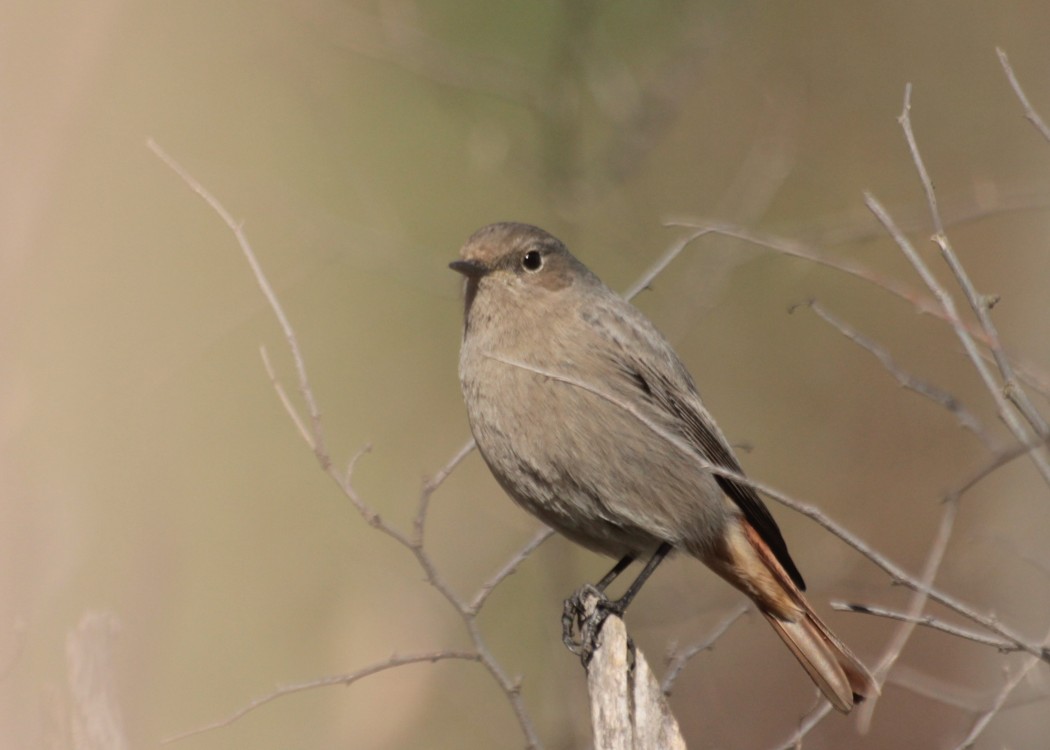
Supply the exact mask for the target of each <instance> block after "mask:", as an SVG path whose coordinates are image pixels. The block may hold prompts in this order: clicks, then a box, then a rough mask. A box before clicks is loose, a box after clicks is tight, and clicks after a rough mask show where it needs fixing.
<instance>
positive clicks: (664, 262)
mask: <svg viewBox="0 0 1050 750" xmlns="http://www.w3.org/2000/svg"><path fill="white" fill-rule="evenodd" d="M710 231H711V230H709V229H701V230H700V231H698V232H692V233H690V234H689V235H687V236H685V237H684V238H682V239H681V240H679V241H678V242H675V243H674V244H673V245H671V247H670V248H668V250H667V252H665V253H664V254H663V255H662V256H660V258H658V259H657V261H656V262H655V263H653V264H652V265H651V266H649V268H647V269H646V271H645V273H643V274H642V275H641V277H640V278H639V279H638V280H637V281H636V282H634V283H633V284H631V285H630V286H629V287H627V290H626V291H624V293H623V297H624V299H626V300H632V299H634V298H635V297H637V296H638V295H639V294H641V293H642V292H643V291H645V290H646V289H648V288H649V285H650V284H652V283H653V280H654V279H656V277H657V276H659V275H660V274H661V273H663V272H664V269H666V268H667V267H668V266H669V265H671V262H672V261H673V260H674V259H675V258H677V257H678V256H679V255H681V254H682V251H683V250H685V249H686V248H687V247H688V246H689V245H690V244H691V243H692V242H693V241H694V240H697V239H699V238H701V237H703V236H704V235H705V234H708V233H709V232H710Z"/></svg>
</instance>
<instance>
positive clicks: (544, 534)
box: [468, 528, 554, 613]
mask: <svg viewBox="0 0 1050 750" xmlns="http://www.w3.org/2000/svg"><path fill="white" fill-rule="evenodd" d="M552 536H554V529H548V528H542V529H540V530H539V531H537V532H536V535H535V536H533V537H532V539H530V540H529V541H528V542H526V543H525V546H523V547H522V548H521V549H520V550H518V552H517V554H515V555H514V556H513V557H511V558H510V559H509V560H507V562H505V563H504V564H503V567H501V568H500V569H499V570H497V571H496V572H495V574H493V576H492V577H491V578H489V579H488V580H487V581H485V583H483V584H482V585H481V588H479V589H478V592H477V593H476V594H475V595H474V598H473V599H472V600H471V602H470V604H469V605H468V607H469V609H470V610H471V611H473V612H475V613H476V612H478V611H479V610H480V609H481V608H482V606H484V604H485V602H486V601H487V600H488V598H489V594H491V593H492V591H493V590H494V589H495V588H496V587H497V586H499V585H500V584H501V583H503V581H504V580H505V579H506V578H507V577H508V576H511V575H514V573H515V572H516V571H517V569H518V566H519V565H521V564H522V563H523V562H525V558H527V557H528V556H529V555H531V554H532V553H533V551H535V549H536V548H537V547H539V546H540V545H541V544H543V543H544V542H545V541H547V540H548V539H550V538H551V537H552Z"/></svg>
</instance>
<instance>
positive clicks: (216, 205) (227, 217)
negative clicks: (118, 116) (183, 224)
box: [146, 138, 329, 469]
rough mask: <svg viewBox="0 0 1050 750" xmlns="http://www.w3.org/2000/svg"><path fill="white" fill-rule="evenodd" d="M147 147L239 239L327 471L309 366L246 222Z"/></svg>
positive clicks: (166, 156)
mask: <svg viewBox="0 0 1050 750" xmlns="http://www.w3.org/2000/svg"><path fill="white" fill-rule="evenodd" d="M146 147H147V148H149V150H150V151H152V152H153V153H154V154H156V155H157V158H159V159H160V160H161V161H162V162H164V163H165V164H166V165H167V166H168V168H169V169H171V170H172V171H173V172H174V173H175V174H177V175H178V176H179V177H180V178H182V181H183V182H185V183H186V184H187V185H189V187H190V189H191V190H193V192H195V193H196V194H197V195H199V196H200V197H201V198H203V199H204V202H205V203H207V204H208V206H209V207H210V208H211V209H212V211H214V212H215V213H216V214H218V216H219V218H221V219H222V221H223V223H225V224H226V226H227V227H229V229H230V231H231V232H233V236H234V237H236V238H237V244H238V245H240V247H241V251H242V252H243V253H244V257H245V260H247V261H248V265H249V267H251V269H252V274H253V275H254V276H255V282H256V283H257V284H258V285H259V289H260V290H262V293H263V296H264V297H266V301H267V303H269V305H270V309H271V310H273V313H274V315H275V316H276V317H277V322H278V324H279V325H280V326H281V330H282V331H283V332H284V337H285V339H286V340H287V342H288V348H289V350H290V351H291V353H292V359H293V360H294V361H295V370H296V373H297V374H298V376H299V392H300V393H301V394H302V397H303V400H304V401H305V402H306V408H307V412H308V413H309V415H310V422H311V423H312V430H311V435H312V436H313V439H312V441H310V444H311V447H312V448H313V449H314V454H315V455H316V456H317V459H318V460H319V461H320V462H321V466H322V467H324V468H325V469H327V468H328V463H326V462H328V461H329V458H328V453H327V451H326V450H325V444H324V433H323V431H322V430H321V412H320V410H318V408H317V403H316V401H314V396H313V392H312V391H311V390H310V387H309V384H308V383H307V380H306V363H305V362H304V361H303V358H302V355H301V354H300V349H299V342H298V340H297V339H296V336H295V330H294V329H293V328H292V324H291V322H289V320H288V316H287V315H285V313H284V308H283V307H281V302H280V300H278V299H277V294H276V293H275V292H274V290H273V287H272V286H270V282H269V280H268V279H267V278H266V274H264V273H263V270H262V265H261V264H260V263H259V261H258V259H257V258H256V257H255V252H254V251H253V250H252V247H251V245H250V244H249V243H248V237H247V235H245V233H244V224H243V222H240V221H237V220H236V219H234V218H233V215H232V214H231V213H230V212H229V211H227V210H226V207H225V206H223V205H222V203H220V202H219V200H218V199H217V198H216V197H215V196H214V195H212V194H211V193H210V192H209V191H208V190H207V189H206V188H205V187H204V185H202V184H201V183H200V182H198V181H197V179H196V178H195V177H194V176H193V175H191V174H190V173H189V172H187V171H186V169H185V168H184V167H183V166H182V165H181V164H179V163H178V162H177V161H175V159H173V158H172V157H171V156H170V155H169V154H168V152H167V151H165V150H164V149H162V148H161V147H160V146H159V145H158V144H157V142H156V141H154V140H153V139H152V138H150V139H148V140H147V141H146Z"/></svg>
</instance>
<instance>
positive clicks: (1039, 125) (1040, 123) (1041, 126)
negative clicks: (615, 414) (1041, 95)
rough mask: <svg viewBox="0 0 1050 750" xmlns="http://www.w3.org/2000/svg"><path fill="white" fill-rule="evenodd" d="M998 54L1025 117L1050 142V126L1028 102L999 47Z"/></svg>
mask: <svg viewBox="0 0 1050 750" xmlns="http://www.w3.org/2000/svg"><path fill="white" fill-rule="evenodd" d="M995 52H996V54H998V55H999V64H1000V65H1002V66H1003V70H1004V71H1005V72H1006V77H1007V78H1008V79H1009V81H1010V86H1011V87H1012V88H1013V90H1014V93H1015V94H1017V98H1018V99H1020V100H1021V106H1022V107H1024V116H1025V119H1026V120H1028V122H1030V123H1032V125H1034V126H1035V129H1036V130H1038V131H1039V132H1040V133H1042V135H1043V138H1045V139H1046V140H1047V141H1050V126H1047V124H1046V122H1045V121H1044V120H1043V118H1042V117H1040V116H1039V113H1038V112H1036V111H1035V107H1033V106H1032V105H1031V103H1030V102H1029V101H1028V97H1027V96H1026V95H1025V93H1024V89H1023V88H1021V82H1020V81H1018V80H1017V76H1016V75H1014V69H1013V67H1011V65H1010V58H1008V57H1007V56H1006V52H1004V51H1003V50H1002V49H1000V48H999V47H996V48H995Z"/></svg>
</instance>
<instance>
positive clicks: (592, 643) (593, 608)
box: [561, 584, 623, 667]
mask: <svg viewBox="0 0 1050 750" xmlns="http://www.w3.org/2000/svg"><path fill="white" fill-rule="evenodd" d="M622 614H623V606H622V605H621V602H619V601H610V600H609V597H607V596H606V595H605V593H604V592H603V591H601V590H600V589H598V588H596V587H595V586H592V585H591V584H586V585H584V586H582V587H581V588H580V589H579V590H577V591H576V592H575V593H574V594H573V595H572V596H570V597H569V598H568V599H566V600H565V604H564V606H563V607H562V614H561V639H562V642H563V643H565V647H566V648H567V649H569V651H571V652H572V653H574V654H576V655H577V656H579V657H580V661H581V662H582V663H583V666H584V667H586V666H587V665H588V664H589V663H590V661H591V657H592V656H593V655H594V651H595V649H597V648H598V636H599V634H600V633H601V630H602V625H604V624H605V620H606V618H608V617H609V615H617V616H620V615H622ZM577 632H578V633H579V637H577V636H576V633H577Z"/></svg>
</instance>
